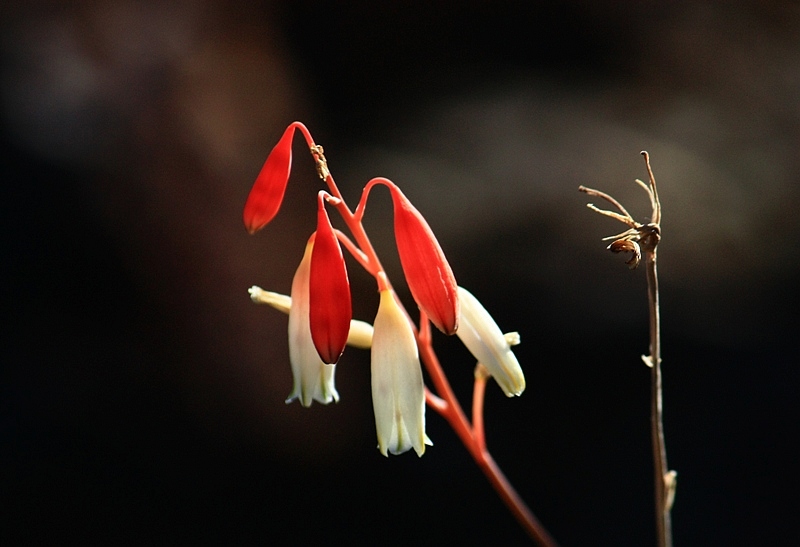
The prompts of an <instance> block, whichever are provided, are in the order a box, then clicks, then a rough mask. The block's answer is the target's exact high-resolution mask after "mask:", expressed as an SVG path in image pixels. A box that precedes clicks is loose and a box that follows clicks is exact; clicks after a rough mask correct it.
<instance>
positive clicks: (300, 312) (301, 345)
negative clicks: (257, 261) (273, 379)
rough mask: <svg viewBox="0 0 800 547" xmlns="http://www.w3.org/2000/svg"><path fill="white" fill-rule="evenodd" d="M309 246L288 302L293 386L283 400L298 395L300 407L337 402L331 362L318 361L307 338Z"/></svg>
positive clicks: (308, 328)
mask: <svg viewBox="0 0 800 547" xmlns="http://www.w3.org/2000/svg"><path fill="white" fill-rule="evenodd" d="M311 248H312V245H311V244H308V245H307V246H306V251H305V254H304V255H303V260H302V261H300V266H298V268H297V272H296V273H295V275H294V280H293V281H292V298H291V300H290V302H289V303H290V309H289V361H290V362H291V364H292V375H293V376H294V388H293V389H292V393H291V394H290V395H289V398H288V399H286V402H287V403H290V402H292V401H293V400H295V399H298V398H299V399H300V404H301V405H303V406H311V403H312V402H313V401H319V402H320V403H323V404H328V403H330V402H331V401H337V402H338V401H339V393H338V392H337V391H336V387H334V379H333V377H334V372H335V368H334V367H335V365H326V364H325V363H323V362H322V359H320V357H319V354H318V353H317V350H316V348H315V347H314V342H313V341H312V339H311V325H310V323H309V303H308V302H309V296H308V282H309V273H310V270H311ZM273 294H274V293H273Z"/></svg>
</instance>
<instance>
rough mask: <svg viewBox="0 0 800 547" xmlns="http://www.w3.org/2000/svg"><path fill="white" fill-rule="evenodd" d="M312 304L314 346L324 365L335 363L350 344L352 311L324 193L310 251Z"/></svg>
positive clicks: (337, 243)
mask: <svg viewBox="0 0 800 547" xmlns="http://www.w3.org/2000/svg"><path fill="white" fill-rule="evenodd" d="M309 305H310V310H309V320H310V323H311V339H312V340H313V341H314V347H316V348H317V353H319V356H320V358H321V359H322V360H323V361H324V362H325V363H328V364H332V363H335V362H336V361H338V360H339V357H340V356H341V355H342V352H343V351H344V346H345V344H346V343H347V335H348V333H349V332H350V319H352V317H353V311H352V307H351V302H350V282H349V281H348V279H347V268H346V266H345V263H344V256H342V248H341V247H340V246H339V240H338V239H336V233H335V232H334V231H333V227H332V226H331V221H330V219H329V218H328V213H327V212H326V211H325V192H320V193H319V209H318V212H317V235H316V237H315V240H314V249H313V250H312V252H311V277H310V281H309Z"/></svg>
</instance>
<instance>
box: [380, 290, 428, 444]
mask: <svg viewBox="0 0 800 547" xmlns="http://www.w3.org/2000/svg"><path fill="white" fill-rule="evenodd" d="M374 329H375V331H374V334H373V337H372V365H371V369H372V406H373V410H374V413H375V426H376V429H377V433H378V449H379V450H380V451H381V454H383V455H384V456H387V455H388V454H387V452H391V453H392V454H402V453H403V452H406V451H408V450H410V449H411V448H413V449H414V450H415V451H416V453H417V455H418V456H422V455H423V454H424V453H425V445H426V444H428V445H430V444H433V443H431V441H430V439H428V436H427V435H426V434H425V388H424V385H423V383H422V369H421V367H420V362H419V353H418V350H417V342H416V339H415V337H414V331H413V330H412V328H411V321H410V319H409V318H408V316H407V315H406V313H405V311H404V310H403V308H402V307H401V306H400V305H399V304H398V302H397V297H396V296H395V293H394V291H392V290H391V289H385V290H382V291H381V293H380V304H379V305H378V313H377V315H376V316H375V325H374Z"/></svg>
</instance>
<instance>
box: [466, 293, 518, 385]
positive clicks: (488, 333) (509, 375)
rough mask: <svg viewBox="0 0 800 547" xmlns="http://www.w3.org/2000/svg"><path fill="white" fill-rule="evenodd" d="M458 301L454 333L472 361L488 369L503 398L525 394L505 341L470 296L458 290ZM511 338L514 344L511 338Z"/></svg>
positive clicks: (487, 315)
mask: <svg viewBox="0 0 800 547" xmlns="http://www.w3.org/2000/svg"><path fill="white" fill-rule="evenodd" d="M458 300H459V302H460V305H461V317H460V318H459V327H458V332H456V334H457V335H458V337H459V338H461V341H462V342H463V343H464V345H465V346H467V349H468V350H469V351H470V352H471V353H472V355H473V356H474V357H475V359H477V360H478V362H479V363H481V364H482V365H483V366H485V367H486V368H487V370H488V371H489V373H490V374H491V375H492V376H493V377H494V379H495V381H496V382H497V383H498V384H499V385H500V388H501V389H502V390H503V392H504V393H505V394H506V396H508V397H513V396H514V395H521V394H522V392H523V391H525V375H524V374H523V373H522V367H520V366H519V361H517V357H516V356H515V355H514V352H513V351H511V347H510V346H509V341H508V339H507V338H506V336H505V335H503V333H502V332H501V331H500V327H498V326H497V323H495V321H494V319H492V316H491V315H489V312H487V311H486V308H484V307H483V305H482V304H481V303H480V302H478V299H477V298H475V297H474V296H473V295H472V293H470V292H469V291H467V290H466V289H464V288H462V287H459V288H458ZM511 338H512V341H514V337H513V336H512V337H511ZM518 339H519V338H518V335H517V337H516V340H517V341H518Z"/></svg>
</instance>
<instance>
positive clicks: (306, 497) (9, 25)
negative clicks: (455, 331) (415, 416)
mask: <svg viewBox="0 0 800 547" xmlns="http://www.w3.org/2000/svg"><path fill="white" fill-rule="evenodd" d="M8 4H12V5H4V7H2V8H0V21H2V24H1V27H0V28H1V31H2V35H0V40H2V43H1V45H2V79H1V80H0V85H2V89H1V90H0V91H2V95H1V98H2V104H1V106H2V127H1V128H0V129H2V132H1V133H0V139H2V147H1V148H0V173H1V175H0V176H1V177H2V185H0V192H1V193H0V228H2V229H1V230H0V234H2V235H0V250H2V257H1V258H0V267H1V268H2V276H0V294H1V295H2V314H3V315H2V319H3V323H2V329H0V333H2V363H0V365H1V366H0V477H2V484H1V485H0V492H2V505H3V509H2V511H0V515H1V517H0V518H2V519H3V521H4V522H3V523H2V525H1V526H0V542H2V543H3V544H7V545H25V544H41V545H52V544H66V543H79V544H118V545H142V544H150V545H153V544H169V545H176V544H188V543H194V544H197V543H209V544H226V545H250V544H267V545H270V544H277V545H284V544H311V543H314V542H320V541H327V542H332V541H350V540H353V541H359V542H367V543H369V544H375V545H400V544H408V543H417V544H422V545H433V544H464V545H489V544H510V545H514V544H525V542H526V537H525V535H524V534H523V533H522V532H521V530H520V529H519V528H518V526H517V524H516V523H515V521H514V520H513V519H512V517H511V516H510V515H509V514H508V512H507V511H506V509H505V508H504V506H503V505H502V504H501V503H500V501H499V500H498V498H497V496H496V495H495V494H494V492H493V491H492V490H491V488H490V487H489V486H488V483H487V482H486V480H485V479H484V477H483V476H482V475H481V474H480V473H479V471H478V470H477V468H476V466H475V465H474V463H473V462H472V461H471V460H470V458H469V457H468V455H467V453H466V451H465V450H464V448H463V447H462V446H461V445H460V444H459V442H458V440H457V439H456V437H455V435H454V434H453V433H452V432H451V431H450V430H449V428H448V427H447V426H446V424H445V423H444V421H443V420H442V419H441V418H440V417H439V416H438V415H436V414H435V413H434V412H428V434H429V436H430V437H431V438H432V439H433V441H434V443H435V445H434V446H433V447H431V448H430V449H429V450H428V452H427V453H426V454H425V456H424V457H423V458H422V459H418V458H417V457H416V456H414V455H413V453H412V454H405V455H403V456H398V457H391V458H388V459H386V458H383V457H381V456H380V454H379V452H378V451H377V450H376V448H375V445H376V440H375V433H374V422H373V418H372V414H371V402H370V398H369V372H368V370H369V367H368V359H367V355H366V353H365V352H361V351H358V350H352V349H351V350H349V351H348V352H346V353H345V356H344V357H343V359H342V361H341V363H340V365H339V366H338V369H337V387H338V390H339V392H340V394H341V395H342V400H341V401H340V402H339V403H338V404H336V405H329V406H327V407H325V406H322V405H319V404H314V405H313V406H312V407H311V408H309V409H304V408H302V407H300V406H299V405H298V404H297V403H294V404H291V405H285V404H284V399H285V397H286V396H287V394H288V393H289V391H290V388H291V373H290V369H289V365H288V351H287V347H286V346H287V344H286V340H285V329H286V317H285V316H283V315H281V314H280V313H278V312H276V311H274V310H271V309H267V308H264V307H259V306H255V305H253V304H252V303H251V302H250V301H249V298H248V296H247V292H246V289H247V288H248V287H249V286H251V285H253V284H258V285H261V286H263V287H265V288H267V289H272V290H276V291H279V292H285V293H288V292H289V287H290V283H291V277H292V273H293V271H294V269H295V267H296V265H297V263H298V262H299V259H300V257H301V255H302V249H303V243H304V241H305V239H306V238H307V237H308V235H309V234H310V232H311V231H312V230H313V226H314V211H315V209H314V203H315V202H314V195H315V191H316V190H317V189H319V180H318V179H317V178H316V176H315V174H314V171H313V165H312V164H311V161H310V160H309V159H308V157H307V156H306V155H305V153H304V152H303V150H302V147H301V146H300V143H298V145H297V146H296V147H295V153H296V160H295V169H294V173H293V177H292V180H291V182H290V185H289V190H288V192H287V196H286V201H285V204H284V207H283V209H282V210H281V213H280V215H279V216H278V217H277V218H276V220H275V221H274V222H273V224H271V225H270V226H269V227H268V228H266V229H265V230H264V231H263V232H261V233H259V234H258V235H257V236H255V237H250V236H248V235H247V234H246V232H245V230H244V228H243V226H242V224H241V207H242V205H243V203H244V199H245V197H246V195H247V192H248V191H249V188H250V185H251V183H252V181H253V179H254V177H255V175H256V174H257V172H258V170H259V168H260V166H261V163H262V162H263V161H264V158H265V157H266V155H267V153H268V152H269V150H270V149H271V148H272V146H273V144H274V143H275V142H276V141H277V139H278V138H279V137H280V135H281V134H282V132H283V129H284V128H285V127H286V125H287V124H288V123H289V122H291V121H293V120H295V119H299V120H302V121H304V122H305V123H306V124H307V125H308V127H309V128H310V129H311V132H312V134H313V135H314V137H315V139H316V141H317V142H318V143H320V144H323V145H324V146H325V151H326V155H327V157H328V160H329V164H330V167H331V169H332V172H333V173H334V176H335V177H336V179H337V181H338V182H339V184H340V186H341V188H342V191H343V192H344V194H345V197H346V198H348V200H352V204H353V206H354V203H355V201H356V200H357V198H358V196H359V195H360V189H361V187H363V185H364V184H365V183H366V181H367V180H368V179H369V178H371V177H373V176H379V175H381V176H386V177H389V178H391V179H392V180H394V181H395V182H397V183H398V184H399V185H400V186H401V188H403V190H404V191H405V193H406V195H407V196H408V197H409V198H410V199H411V200H412V202H414V203H415V205H416V206H417V207H418V208H419V209H420V210H421V211H422V212H423V214H424V215H425V216H426V217H427V219H428V221H429V222H430V224H431V226H432V227H433V229H434V231H435V232H436V233H437V235H438V237H439V239H440V241H441V244H442V246H443V248H444V250H445V252H446V254H447V255H448V257H449V259H450V261H451V263H452V266H453V269H454V271H455V274H456V277H457V279H458V280H459V283H460V284H461V285H463V286H465V287H467V288H469V289H470V290H471V291H472V292H473V293H474V294H476V295H477V296H478V298H480V299H481V300H482V301H483V303H484V304H485V305H486V306H487V308H488V309H489V310H490V311H491V312H492V313H493V314H494V316H495V318H496V319H497V321H498V323H499V324H500V326H501V327H502V328H503V329H504V330H518V331H520V333H521V334H522V341H523V343H522V345H520V346H519V347H518V348H516V353H517V355H518V356H519V359H520V361H521V363H522V365H523V368H524V370H525V371H526V377H527V381H528V389H527V391H526V392H525V393H524V395H523V396H522V397H521V398H515V399H506V398H505V397H503V396H502V394H501V392H500V390H498V389H497V388H496V386H494V385H493V384H490V385H489V389H488V391H487V402H486V422H487V425H486V427H487V436H488V443H489V447H490V449H491V451H492V453H493V455H494V456H495V459H496V460H497V462H498V463H499V464H500V466H501V467H502V468H503V469H504V470H505V471H506V473H507V475H508V476H509V478H510V479H511V481H512V483H513V484H514V485H515V486H516V487H517V488H518V490H519V492H520V493H521V495H522V496H523V498H524V499H525V500H527V502H528V503H529V504H530V506H531V508H532V509H533V511H534V512H535V513H536V514H537V516H538V517H539V518H540V520H541V521H542V522H543V523H544V525H545V526H546V527H547V528H548V529H549V530H550V532H551V533H552V534H553V535H554V536H555V537H556V538H557V539H558V540H559V542H560V543H561V544H562V545H565V546H568V545H651V544H654V518H653V516H652V513H653V502H652V497H653V496H652V471H651V465H652V464H651V456H650V448H649V447H650V440H649V370H648V369H647V368H646V367H644V365H643V364H642V363H641V361H640V358H639V356H640V354H642V353H646V351H647V336H648V335H647V315H646V313H647V308H646V300H645V280H644V271H641V270H636V271H633V272H630V271H628V269H627V268H626V266H625V264H624V263H623V257H620V256H614V255H611V254H610V253H607V252H606V251H604V246H605V243H603V242H601V241H600V238H601V237H603V236H607V235H612V234H615V233H618V232H620V231H622V230H623V227H622V226H621V225H617V224H615V223H614V222H613V221H612V220H609V219H605V218H601V217H599V216H597V215H595V214H593V213H591V212H590V211H588V210H587V209H586V208H585V203H586V201H587V200H586V196H584V195H582V194H579V193H578V192H577V187H578V185H580V184H585V185H588V186H593V187H596V188H601V189H604V190H606V191H608V192H610V193H612V194H614V195H615V196H616V197H618V198H619V199H620V200H621V201H622V202H623V203H625V204H626V206H627V207H628V208H629V209H630V210H631V211H632V212H633V213H634V214H635V215H636V216H637V218H640V219H644V218H647V216H648V215H649V211H648V204H647V200H646V196H645V195H644V193H643V192H642V191H641V190H640V189H639V188H638V187H637V186H636V185H635V184H634V182H633V181H634V179H635V178H643V179H644V178H645V177H646V172H645V170H644V163H643V162H642V159H641V157H640V156H639V151H640V150H642V149H646V150H648V151H649V152H650V154H651V158H652V163H653V168H654V170H655V174H656V177H657V180H658V181H659V189H660V191H661V196H662V201H663V207H664V220H663V235H664V238H663V242H662V244H661V246H660V247H659V249H660V254H659V258H660V260H659V268H660V273H661V283H662V286H661V289H662V314H663V358H664V390H665V395H664V397H665V427H666V438H667V450H668V456H669V463H670V467H671V468H673V469H676V470H677V471H678V483H679V485H678V492H677V498H676V503H675V507H674V510H673V523H674V537H675V543H676V545H754V544H758V545H794V544H797V542H798V541H799V540H800V536H799V535H798V531H797V526H796V522H795V521H796V518H797V510H798V508H799V507H798V502H797V491H798V490H797V487H798V481H797V473H796V468H795V466H794V464H795V463H796V462H797V458H798V452H797V450H796V448H795V444H796V443H795V439H794V435H795V432H796V430H797V419H796V417H797V415H796V410H797V404H796V402H795V400H796V393H797V391H798V387H800V382H799V381H798V380H800V378H799V376H800V373H799V372H798V364H800V363H799V362H798V357H797V350H796V340H797V336H798V330H797V327H798V310H797V302H800V298H798V288H797V280H798V276H799V275H800V226H798V224H799V221H798V218H800V215H798V214H797V203H798V198H800V186H798V183H800V179H798V177H800V175H799V174H798V173H800V154H798V151H799V150H798V145H799V144H800V100H799V99H798V98H799V97H800V10H798V7H797V4H796V3H790V2H741V3H737V6H736V7H733V6H730V5H728V4H727V3H713V2H708V3H704V2H687V3H668V5H663V4H664V3H661V2H479V1H470V0H467V1H461V2H437V1H428V2H405V3H385V4H381V3H374V2H363V1H356V2H348V3H337V2H316V1H310V0H303V1H297V2H286V3H280V2H276V3H270V2H262V3H234V2H221V1H214V0H185V1H179V2H174V3H168V4H165V3H161V2H154V1H153V2H131V1H127V0H117V1H108V2H103V1H95V2H90V1H80V2H25V3H8ZM388 201H389V200H388V197H387V196H386V195H385V192H377V193H376V194H375V195H374V197H373V199H372V200H371V201H370V207H369V209H368V214H367V220H366V222H367V226H368V229H369V230H370V231H371V233H373V234H374V235H373V237H374V243H375V245H376V247H378V249H379V252H381V253H382V254H383V255H384V256H385V263H386V265H387V267H388V269H389V273H390V276H391V277H392V278H393V279H394V280H395V283H396V284H397V285H398V286H399V287H400V288H401V289H402V287H403V283H402V282H401V275H400V273H399V269H398V265H397V264H398V263H397V259H396V254H395V250H394V245H393V242H392V234H391V231H390V226H391V225H390V209H389V204H388ZM351 280H352V283H353V294H354V298H355V301H354V309H355V313H356V315H357V317H359V318H362V319H365V320H369V321H371V320H372V318H373V317H374V313H375V309H376V308H375V307H376V305H377V295H376V294H375V291H374V284H373V282H372V281H371V280H370V279H369V278H368V277H367V276H366V275H364V274H363V273H361V272H359V271H358V270H357V269H356V268H355V267H354V268H351ZM402 296H403V297H404V298H407V295H406V294H405V292H403V293H402ZM436 343H437V348H440V351H441V353H440V357H441V358H442V361H443V362H444V364H445V368H446V370H447V371H448V373H449V376H450V378H451V380H452V382H453V384H454V387H455V389H456V390H457V392H458V393H459V395H461V396H462V397H463V399H464V400H465V401H469V397H470V392H471V378H472V363H471V362H470V358H469V356H468V355H466V353H465V351H464V350H463V349H462V348H461V347H460V346H459V344H458V342H457V341H453V340H449V339H444V337H437V338H436Z"/></svg>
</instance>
